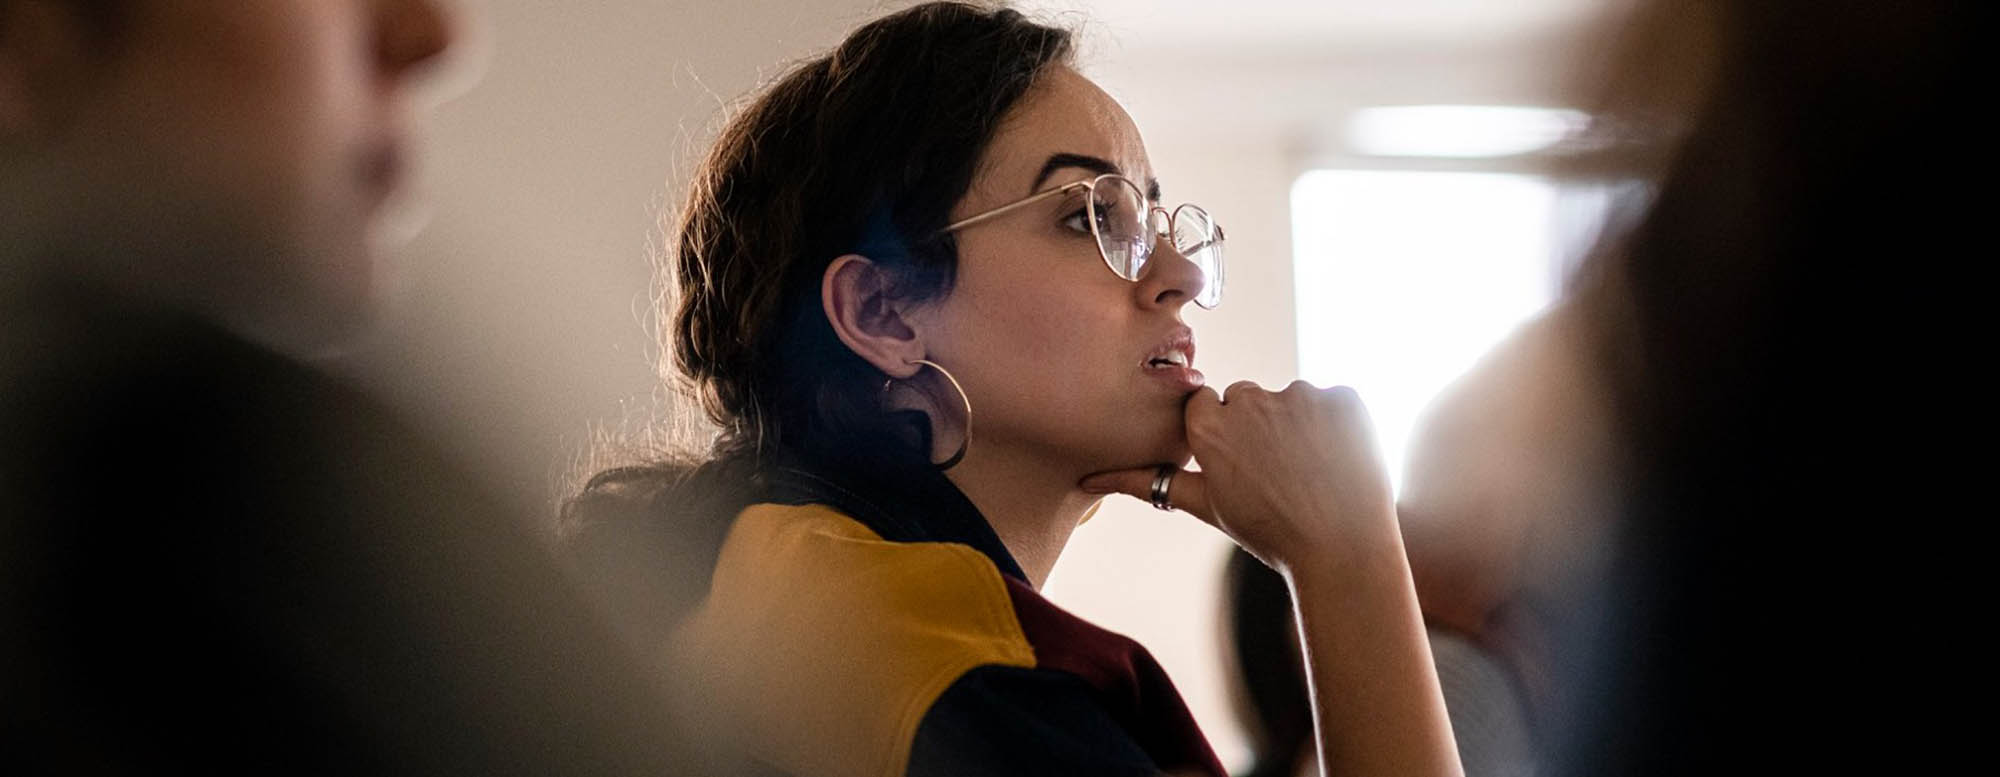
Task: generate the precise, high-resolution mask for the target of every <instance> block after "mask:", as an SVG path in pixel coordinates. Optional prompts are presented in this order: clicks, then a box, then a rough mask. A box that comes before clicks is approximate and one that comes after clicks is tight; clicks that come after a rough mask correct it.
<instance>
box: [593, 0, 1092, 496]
mask: <svg viewBox="0 0 2000 777" xmlns="http://www.w3.org/2000/svg"><path fill="white" fill-rule="evenodd" d="M1072 56H1073V43H1072V37H1071V35H1070V33H1069V32H1068V31H1066V30H1062V29H1058V28H1053V27H1049V26H1044V25H1041V24H1037V23H1035V22H1033V21H1031V20H1029V19H1028V18H1027V17H1025V16H1023V15H1022V14H1020V13H1018V12H1016V11H1013V10H1010V9H1005V8H996V7H988V6H984V5H977V4H971V3H963V2H934V3H925V4H922V5H918V6H915V7H912V8H909V9H906V10H904V11H901V12H898V13H895V14H891V15H889V16H886V17H883V18H881V19H878V20H876V21H874V22H871V23H869V24H867V25H864V26H863V27H861V28H860V29H858V30H855V31H854V32H853V33H852V34H850V35H849V36H847V39H846V40H844V41H842V42H841V43H840V45H839V46H838V47H836V48H835V49H834V50H833V51H832V52H830V53H827V54H825V55H823V56H819V57H816V58H813V59H810V60H808V61H806V62H804V63H802V64H799V65H797V66H795V67H793V68H792V69H791V70H790V71H789V72H787V73H786V74H785V75H784V76H782V77H780V78H779V79H778V80H777V81H776V82H775V83H773V84H771V85H770V86H769V87H768V88H767V89H765V90H764V91H763V92H762V93H761V94H759V95H758V96H757V97H756V98H755V99H754V100H752V101H751V102H750V103H749V104H748V105H747V106H745V107H744V108H743V109H742V110H741V112H739V113H737V114H736V115H735V116H734V117H732V118H731V119H730V120H729V121H728V122H727V124H726V125H725V126H724V127H723V128H722V131H721V133H720V136H719V137H718V138H717V140H716V141H715V144H714V146H713V148H712V149H710V151H709V152H708V154H707V156H706V158H705V159H703V161H702V162H701V163H700V165H699V166H698V168H697V169H696V172H695V174H694V176H693V180H692V181H691V183H690V185H689V189H688V192H687V196H686V200H685V201H684V204H683V205H682V207H681V208H680V211H679V214H678V221H677V223H676V225H675V228H674V229H673V230H672V234H671V235H670V248H669V250H668V252H667V255H666V256H665V258H664V263H665V264H666V266H665V267H664V268H663V272H662V273H661V275H662V277H663V278H664V279H666V282H667V284H668V288H667V289H666V290H665V293H664V294H663V297H664V298H666V299H671V300H673V304H674V308H673V310H672V312H671V315H667V316H663V318H664V321H663V322H662V323H663V326H662V330H663V331H662V333H661V339H662V341H663V343H662V345H663V348H662V350H663V352H665V353H666V354H668V355H669V356H670V359H671V370H670V371H669V370H667V369H664V368H663V370H662V371H663V372H665V373H667V374H666V375H664V377H665V378H666V380H667V382H668V383H669V385H670V386H672V387H674V388H676V389H679V391H678V394H679V395H680V398H681V399H684V400H688V401H691V402H693V403H698V404H699V406H700V407H701V409H702V411H703V412H704V414H705V415H706V416H707V419H708V420H709V421H710V422H712V423H713V424H714V425H715V427H716V429H717V436H716V438H715V440H714V443H713V445H712V446H710V448H709V450H707V451H702V452H699V453H696V454H692V455H688V454H682V455H680V456H678V457H676V456H673V455H662V454H660V453H658V452H656V453H655V454H654V455H655V456H656V460H655V461H652V462H650V463H646V464H641V465H635V466H626V467H619V468H614V469H608V470H605V471H602V472H599V473H597V474H596V475H595V476H593V477H592V478H591V479H590V480H589V482H588V483H586V484H585V485H584V487H583V488H582V489H581V492H580V493H579V495H578V496H577V497H576V498H574V499H572V500H571V501H570V502H568V503H567V504H565V505H564V507H563V511H562V513H563V515H562V517H561V523H562V525H563V529H564V531H565V532H566V533H569V534H571V535H572V536H574V535H576V534H577V533H578V532H580V531H584V530H587V529H588V528H589V527H590V526H591V525H592V524H594V523H598V522H600V521H601V520H603V519H604V518H606V517H607V516H609V515H615V514H617V513H620V512H623V511H626V510H633V511H638V513H640V514H636V515H633V516H632V517H633V518H635V519H637V520H641V521H657V520H658V519H657V518H656V517H653V516H650V515H645V513H652V512H654V511H652V510H647V509H645V503H649V502H654V501H657V500H658V499H660V498H661V496H662V495H663V494H667V493H671V494H672V495H673V496H674V499H673V501H674V504H675V512H713V511H715V509H717V508H719V507H726V505H712V504H703V503H702V502H703V500H705V499H708V498H710V497H712V496H713V492H715V491H717V490H718V488H721V487H724V486H726V485H727V484H729V483H731V482H734V481H736V480H738V479H740V477H741V476H742V475H744V474H745V473H746V472H747V471H749V469H750V468H754V464H755V462H756V461H757V460H758V459H759V458H760V457H761V456H762V455H763V454H765V453H766V452H769V451H771V450H774V449H786V448H797V447H801V446H804V445H805V444H806V443H807V442H808V441H826V440H843V441H849V442H855V441H861V442H864V443H865V445H866V447H868V448H871V449H874V450H878V451H895V452H897V453H898V454H900V453H903V452H907V453H908V454H909V455H912V456H919V455H923V452H924V451H927V450H928V444H927V441H928V434H929V428H928V425H927V424H923V423H921V419H919V418H910V417H908V415H909V414H908V413H905V414H903V415H902V416H901V417H897V416H892V414H891V413H889V412H888V411H886V410H884V409H883V406H882V403H881V402H880V396H879V392H880V390H881V386H882V383H883V381H884V379H885V376H884V374H883V373H882V372H881V371H880V370H877V369H876V368H875V367H874V366H872V365H870V364H869V363H867V362H866V361H864V360H863V359H861V358H860V357H859V356H858V355H856V354H855V353H854V352H853V351H851V350H849V349H848V348H847V347H846V346H845V345H844V344H843V343H841V342H840V340H839V339H837V338H836V337H835V335H834V332H833V328H832V326H831V325H830V324H829V322H828V321H827V319H826V316H825V315H824V313H823V312H822V308H821V303H820V298H819V290H820V279H821V276H822V275H823V274H824V272H825V270H826V268H827V266H828V265H829V264H830V263H831V262H832V261H833V259H835V258H837V257H839V256H841V255H843V254H848V253H860V254H862V255H865V256H867V257H868V258H869V259H871V260H873V261H874V262H875V263H876V265H877V266H878V267H880V268H882V269H883V270H884V271H885V272H886V274H887V275H888V277H889V278H890V283H891V293H893V294H896V295H898V296H900V297H902V298H904V299H911V300H918V301H924V300H930V299H935V298H938V297H940V296H942V295H944V294H945V293H947V292H948V291H949V290H950V288H951V284H952V281H953V279H954V277H955V271H956V263H957V252H956V248H955V246H954V243H953V241H952V238H951V236H950V235H948V234H946V233H945V232H944V227H945V226H946V224H947V223H948V220H949V214H950V212H951V209H952V207H953V206H954V205H955V204H956V203H957V202H958V201H959V199H960V198H961V197H962V196H963V195H964V194H965V192H966V190H967V189H968V188H970V186H971V183H972V180H973V178H974V176H975V174H976V173H977V172H978V168H979V164H980V160H981V157H982V155H983V153H984V152H985V149H986V147H987V145H988V143H989V142H990V141H991V140H992V138H993V136H994V134H995V132H996V131H997V130H998V129H999V127H1000V125H1001V122H1002V120H1003V119H1004V118H1005V117H1006V116H1007V114H1008V112H1009V110H1010V109H1011V108H1013V107H1014V106H1015V104H1016V103H1018V102H1019V101H1020V100H1021V98H1022V96H1023V95H1025V94H1027V93H1028V91H1029V90H1030V88H1032V87H1033V86H1034V85H1035V83H1036V82H1037V80H1038V79H1039V78H1040V77H1041V75H1042V74H1043V73H1044V72H1046V71H1047V70H1048V69H1049V68H1050V67H1051V66H1052V65H1060V64H1067V63H1068V62H1069V61H1070V59H1071V57H1072ZM663 367H664V365H663ZM619 505H623V506H624V507H623V508H620V507H619Z"/></svg>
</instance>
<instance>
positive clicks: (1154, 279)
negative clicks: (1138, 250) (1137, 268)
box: [1138, 232, 1208, 308]
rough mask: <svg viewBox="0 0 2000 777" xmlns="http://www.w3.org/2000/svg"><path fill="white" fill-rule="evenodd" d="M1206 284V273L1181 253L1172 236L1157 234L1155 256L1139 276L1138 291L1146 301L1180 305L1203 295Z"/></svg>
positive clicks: (1159, 304) (1150, 304) (1143, 300)
mask: <svg viewBox="0 0 2000 777" xmlns="http://www.w3.org/2000/svg"><path fill="white" fill-rule="evenodd" d="M1207 284H1208V277H1207V275H1206V274H1204V273H1203V272H1202V271H1201V267H1200V266H1198V265H1196V264H1195V263H1194V262H1191V261H1188V258H1187V257H1186V256H1182V255H1181V252H1180V250H1179V249H1177V248H1175V247H1174V241H1173V238H1172V237H1170V236H1169V235H1167V234H1164V233H1157V232H1156V233H1154V235H1153V256H1152V258H1151V259H1148V260H1147V261H1146V271H1145V274H1143V275H1141V276H1140V277H1139V284H1138V285H1139V289H1138V293H1139V294H1140V296H1141V302H1142V303H1143V304H1146V305H1148V306H1159V307H1175V308H1179V307H1181V306H1183V305H1186V304H1187V303H1189V302H1192V301H1194V299H1195V298H1196V297H1199V296H1201V292H1202V290H1203V289H1205V288H1207Z"/></svg>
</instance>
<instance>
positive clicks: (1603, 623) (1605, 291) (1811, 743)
mask: <svg viewBox="0 0 2000 777" xmlns="http://www.w3.org/2000/svg"><path fill="white" fill-rule="evenodd" d="M1971 7H1972V4H1971V3H1952V2H1917V3H1873V2H1830V3H1828V2H1815V3H1807V2H1754V3H1753V2H1723V1H1722V0H1661V1H1660V2H1654V3H1647V4H1645V8H1644V9H1643V11H1642V12H1641V14H1640V16H1639V18H1638V23H1637V24H1636V25H1635V27H1634V30H1635V32H1634V34H1633V35H1631V36H1629V37H1628V38H1627V39H1626V40H1625V41H1624V45H1625V50H1624V51H1622V52H1621V53H1620V55H1619V56H1618V58H1617V60H1616V64H1617V67H1614V68H1612V72H1613V73H1614V76H1613V78H1612V79H1611V82H1610V86H1611V87H1612V89H1611V90H1610V94H1612V95H1615V100H1614V101H1613V102H1612V104H1611V105H1609V106H1608V107H1607V109H1606V110H1605V112H1604V113H1605V116H1606V117H1607V118H1608V119H1609V120H1608V121H1607V122H1605V126H1606V127H1607V128H1609V129H1610V130H1611V133H1610V135H1609V136H1608V139H1609V140H1610V141H1611V143H1612V145H1614V146H1619V145H1623V148H1622V149H1620V150H1618V151H1614V152H1613V153H1614V155H1618V154H1628V156H1627V158H1626V161H1628V162H1636V163H1637V165H1636V166H1634V167H1633V168H1632V172H1633V173H1634V174H1635V175H1636V176H1637V177H1639V178H1641V179H1644V180H1648V181H1650V182H1652V183H1653V184H1654V185H1653V187H1652V189H1651V192H1650V196H1649V197H1648V202H1647V203H1646V207H1645V210H1644V212H1643V213H1642V214H1638V215H1637V217H1636V218H1635V219H1634V220H1633V221H1631V222H1630V223H1631V224H1632V225H1633V226H1632V227H1631V228H1630V229H1626V230H1621V231H1620V232H1619V233H1617V234H1616V235H1614V236H1613V239H1611V240H1609V241H1607V242H1606V243H1605V244H1604V245H1603V246H1601V247H1600V249H1599V252H1598V254H1597V256H1595V257H1594V259H1593V260H1592V261H1591V262H1590V263H1588V264H1587V266H1586V267H1585V269H1584V272H1583V273H1582V275H1581V277H1579V278H1578V279H1576V281H1575V286H1574V290H1573V293H1572V295H1571V297H1570V299H1568V300H1566V302H1565V304H1564V306H1563V307H1562V308H1560V309H1559V310H1558V311H1556V312H1555V313H1554V314H1552V318H1551V320H1549V321H1544V322H1542V323H1540V324H1537V325H1536V326H1535V327H1533V328H1531V329H1530V330H1529V331H1528V332H1526V333H1524V335H1523V336H1522V337H1521V338H1518V339H1517V341H1516V342H1515V343H1513V344H1512V345H1510V346H1509V347H1508V348H1507V350H1505V351H1503V352H1502V353H1501V354H1500V355H1499V356H1498V357H1496V360H1494V361H1490V362H1489V363H1488V364H1487V365H1486V366H1484V367H1483V368H1481V370H1479V371H1477V372H1475V374H1474V376H1473V377H1471V378H1468V380H1467V382H1466V383H1465V384H1463V385H1462V386H1461V389H1460V390H1459V391H1457V392H1455V395H1454V396H1453V397H1452V398H1448V399H1447V400H1446V401H1445V402H1444V404H1443V406H1442V407H1441V409H1440V410H1439V411H1438V413H1437V414H1436V415H1435V416H1434V418H1433V421H1432V428H1431V431H1430V433H1428V434H1427V435H1426V437H1427V438H1428V440H1429V445H1428V447H1427V448H1426V451H1425V453H1424V454H1423V455H1421V456H1419V457H1417V458H1416V459H1415V461H1416V462H1417V463H1413V465H1412V471H1411V480H1410V483H1411V488H1410V490H1409V491H1407V492H1406V494H1405V497H1406V498H1405V505H1404V511H1403V515H1404V518H1405V520H1406V523H1407V525H1408V527H1409V537H1410V543H1411V548H1412V551H1411V556H1412V564H1413V567H1414V568H1415V572H1416V576H1417V581H1418V587H1419V590H1420V592H1421V593H1422V594H1423V597H1422V598H1423V602H1424V607H1425V610H1426V613H1427V615H1429V616H1430V617H1431V618H1432V619H1433V620H1434V621H1437V620H1442V621H1445V622H1448V623H1450V624H1451V625H1453V626H1454V627H1455V628H1457V629H1459V630H1461V631H1463V632H1465V633H1470V634H1474V635H1476V636H1477V637H1478V638H1479V639H1480V640H1481V641H1482V642H1484V643H1485V644H1488V645H1491V646H1495V647H1496V651H1497V654H1498V655H1501V656H1502V657H1503V658H1505V659H1506V660H1507V661H1508V663H1510V664H1511V665H1512V666H1514V667H1515V668H1516V669H1517V671H1518V672H1519V676H1520V677H1521V678H1522V679H1523V686H1524V688H1525V689H1526V690H1527V693H1526V695H1525V698H1527V699H1528V700H1529V701H1530V705H1531V707H1532V708H1533V718H1534V719H1535V720H1536V721H1537V723H1538V724H1539V725H1538V726H1537V734H1538V736H1539V737H1540V740H1541V744H1542V746H1543V752H1544V755H1545V765H1544V768H1543V769H1542V773H1546V774H1563V775H1570V774H1576V775H1595V774H1623V775H1645V774H1709V773H1774V772H1784V773H1798V772H1806V771H1822V770H1825V769H1827V768H1828V767H1832V769H1833V770H1836V771H1838V772H1840V773H1876V772H1891V773H1930V772H1932V771H1938V769H1937V767H1938V766H1941V765H1942V763H1943V762H1945V761H1947V760H1949V759H1950V758H1951V757H1952V756H1953V755H1954V754H1955V753H1954V752H1953V751H1954V750H1955V749H1956V748H1955V747H1954V743H1956V742H1959V741H1967V742H1969V741H1971V740H1969V739H1966V738H1963V737H1961V736H1960V735H1959V734H1958V731H1959V730H1960V729H1962V728H1964V727H1967V726H1969V725H1971V724H1972V721H1971V720H1970V719H1969V718H1968V719H1966V720H1964V721H1963V722H1961V723H1959V724H1957V725H1954V724H1953V723H1952V722H1951V716H1949V715H1944V716H1941V715H1939V714H1936V712H1933V711H1934V710H1938V711H1942V710H1943V709H1945V708H1946V707H1948V706H1949V705H1945V704H1941V703H1940V702H1939V701H1938V700H1937V698H1936V695H1937V694H1938V693H1939V692H1946V693H1948V692H1949V689H1951V688H1953V687H1956V686H1959V685H1961V684H1963V683H1965V679H1963V678H1962V677H1961V675H1964V674H1967V673H1968V670H1969V667H1970V666H1971V665H1972V664H1971V662H1966V661H1964V660H1962V659H1960V658H1959V657H1957V656H1956V655H1955V654H1954V652H1953V651H1951V650H1949V648H1951V647H1955V646H1956V645H1957V644H1962V643H1959V642H1955V641H1953V640H1951V639H1949V637H1948V636H1947V634H1948V633H1949V630H1951V629H1952V627H1953V626H1955V625H1958V624H1961V623H1963V622H1964V618H1965V616H1966V615H1967V614H1968V613H1974V612H1976V610H1973V609H1971V608H1970V607H1966V606H1957V605H1953V604H1952V603H1951V602H1952V599H1953V596H1954V594H1955V592H1968V591H1970V590H1972V589H1971V587H1970V586H1971V585H1972V584H1971V583H1969V582H1968V581H1966V580H1965V579H1963V578H1964V575H1963V574H1962V573H1963V571H1964V570H1969V569H1975V568H1978V565H1979V563H1980V562H1983V561H1984V559H1979V560H1975V561H1972V562H1964V561H1960V560H1956V559H1954V558H1953V551H1954V548H1955V547H1964V545H1965V544H1964V543H1962V542H1959V541H1958V540H1957V539H1956V534H1957V532H1956V524H1957V522H1956V521H1954V520H1953V519H1954V517H1955V516H1957V515H1961V514H1963V513H1964V511H1963V509H1962V508H1959V507H1957V506H1955V505H1953V504H1950V503H1949V501H1948V500H1953V499H1961V498H1963V493H1964V491H1965V490H1966V489H1965V486H1967V485H1972V484H1977V483H1980V482H1983V480H1979V479H1973V478H1968V477H1964V473H1968V472H1969V471H1970V470H1971V469H1972V467H1974V466H1977V465H1979V464H1981V463H1983V461H1984V456H1983V455H1981V454H1978V453H1961V451H1963V450H1964V449H1965V445H1964V444H1965V443H1966V442H1971V443H1973V450H1975V451H1976V450H1977V449H1978V445H1977V443H1979V442H1982V441H1983V440H1984V439H1985V438H1986V435H1985V434H1984V427H1982V426H1980V425H1979V424H1978V423H1977V421H1976V419H1975V416H1976V415H1978V414H1980V413H1983V410H1982V408H1983V407H1984V405H1985V403H1984V402H1983V401H1981V400H1983V398H1966V399H1970V401H1966V399H1961V398H1960V397H1958V396H1957V394H1956V392H1957V391H1959V387H1960V386H1961V385H1967V384H1965V383H1964V382H1963V381H1961V380H1958V379H1955V378H1954V376H1955V375H1957V374H1959V373H1963V372H1967V371H1969V369H1970V367H1969V365H1968V361H1969V360H1973V359H1976V356H1974V354H1975V353H1976V351H1973V350H1971V349H1970V348H1969V347H1967V346H1966V344H1965V343H1964V342H1963V340H1964V338H1965V335H1967V334H1970V333H1971V332H1973V331H1975V330H1972V329H1971V328H1970V324H1969V322H1967V321H1966V320H1965V319H1967V318H1969V315H1968V313H1969V312H1970V311H1972V310H1977V309H1979V308H1978V303H1977V302H1974V303H1971V305H1968V304H1967V302H1965V301H1964V300H1962V299H1960V296H1961V295H1964V294H1967V293H1968V292H1972V293H1977V294H1982V295H1983V293H1984V292H1983V288H1982V287H1980V286H1978V285H1967V284H1963V283H1960V282H1958V281H1957V280H1956V279H1957V277H1958V276H1960V275H1963V274H1964V273H1963V272H1962V271H1959V270H1957V269H1956V268H1957V267H1958V266H1959V263H1960V262H1962V261H1963V260H1961V259H1959V258H1958V257H1960V256H1961V255H1962V254H1964V253H1965V252H1966V251H1967V250H1968V246H1972V247H1976V248H1972V249H1970V250H1974V251H1981V252H1990V249H1986V248H1983V246H1985V244H1986V242H1987V240H1988V233H1989V232H1990V230H1989V228H1987V227H1986V226H1985V225H1986V224H1987V223H1988V222H1989V219H1988V217H1987V216H1986V215H1985V214H1984V213H1981V212H1976V211H1975V207H1980V206H1983V205H1984V202H1983V200H1982V199H1980V198H1978V197H1976V196H1970V195H1967V194H1966V193H1965V190H1964V189H1963V188H1962V184H1963V181H1962V179H1965V178H1966V177H1967V173H1968V170H1969V168H1967V167H1966V166H1965V165H1964V162H1965V160H1967V159H1969V158H1970V157H1971V156H1974V155H1976V154H1977V153H1978V152H1977V149H1979V148H1981V144H1982V143H1983V142H1984V140H1985V139H1984V138H1979V137H1974V136H1973V131H1974V130H1973V128H1974V127H1975V126H1977V125H1975V124H1971V123H1968V122H1967V121H1966V120H1965V116H1964V113H1965V110H1966V107H1967V105H1968V104H1969V102H1971V101H1975V100H1976V99H1977V95H1980V94H1984V93H1986V92H1988V91H1990V89H1989V88H1988V87H1986V86H1984V85H1983V84H1978V83H1976V82H1975V81H1974V80H1973V74H1974V73H1975V72H1983V69H1981V68H1979V67H1977V66H1976V64H1975V59H1974V57H1973V51H1974V49H1973V46H1974V39H1975V38H1976V37H1978V36H1979V35H1980V33H1979V32H1976V31H1978V30H1981V29H1983V27H1982V26H1981V25H1978V24H1976V23H1974V17H1973V15H1972V13H1971V10H1970V9H1971ZM1635 150H1636V153H1630V152H1633V151H1635ZM1972 180H1977V179H1976V178H1975V179H1972ZM1982 255H1983V253H1982ZM1509 414H1511V415H1509ZM1961 456H1962V457H1963V458H1960V457H1961ZM1982 474H1983V473H1982ZM1605 484H1611V485H1610V487H1609V488H1608V489H1607V488H1605V487H1604V486H1605ZM1551 560H1554V561H1556V562H1558V563H1551ZM1579 573H1581V574H1582V575H1583V576H1584V577H1586V578H1591V579H1592V580H1593V583H1592V584H1591V585H1588V586H1577V585H1555V586H1550V585H1549V584H1550V583H1551V582H1555V577H1557V576H1560V575H1573V574H1579ZM1552 591H1554V592H1559V593H1560V595H1557V596H1547V595H1544V594H1547V593H1549V592H1552Z"/></svg>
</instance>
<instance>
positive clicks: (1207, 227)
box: [1174, 205, 1222, 308]
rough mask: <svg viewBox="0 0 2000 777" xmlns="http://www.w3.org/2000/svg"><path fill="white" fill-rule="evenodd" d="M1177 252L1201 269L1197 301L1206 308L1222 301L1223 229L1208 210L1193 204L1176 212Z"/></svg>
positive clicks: (1181, 207) (1184, 206)
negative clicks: (1200, 282) (1200, 283)
mask: <svg viewBox="0 0 2000 777" xmlns="http://www.w3.org/2000/svg"><path fill="white" fill-rule="evenodd" d="M1174 250H1176V251H1179V252H1180V254H1181V255H1182V256H1185V257H1187V259H1188V261H1190V262H1193V263H1194V265H1195V266H1196V267H1199V268H1201V279H1202V285H1201V293H1200V294H1197V295H1195V298H1194V302H1195V304H1197V305H1200V306H1202V307H1205V308H1212V307H1215V306H1216V305H1217V304H1219V303H1221V302H1222V227H1221V226H1218V225H1217V224H1216V223H1215V219H1213V218H1211V217H1210V216H1209V215H1208V211H1205V210H1202V209H1201V208H1199V207H1196V206H1194V205H1182V206H1180V207H1179V208H1176V209H1175V210H1174Z"/></svg>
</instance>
